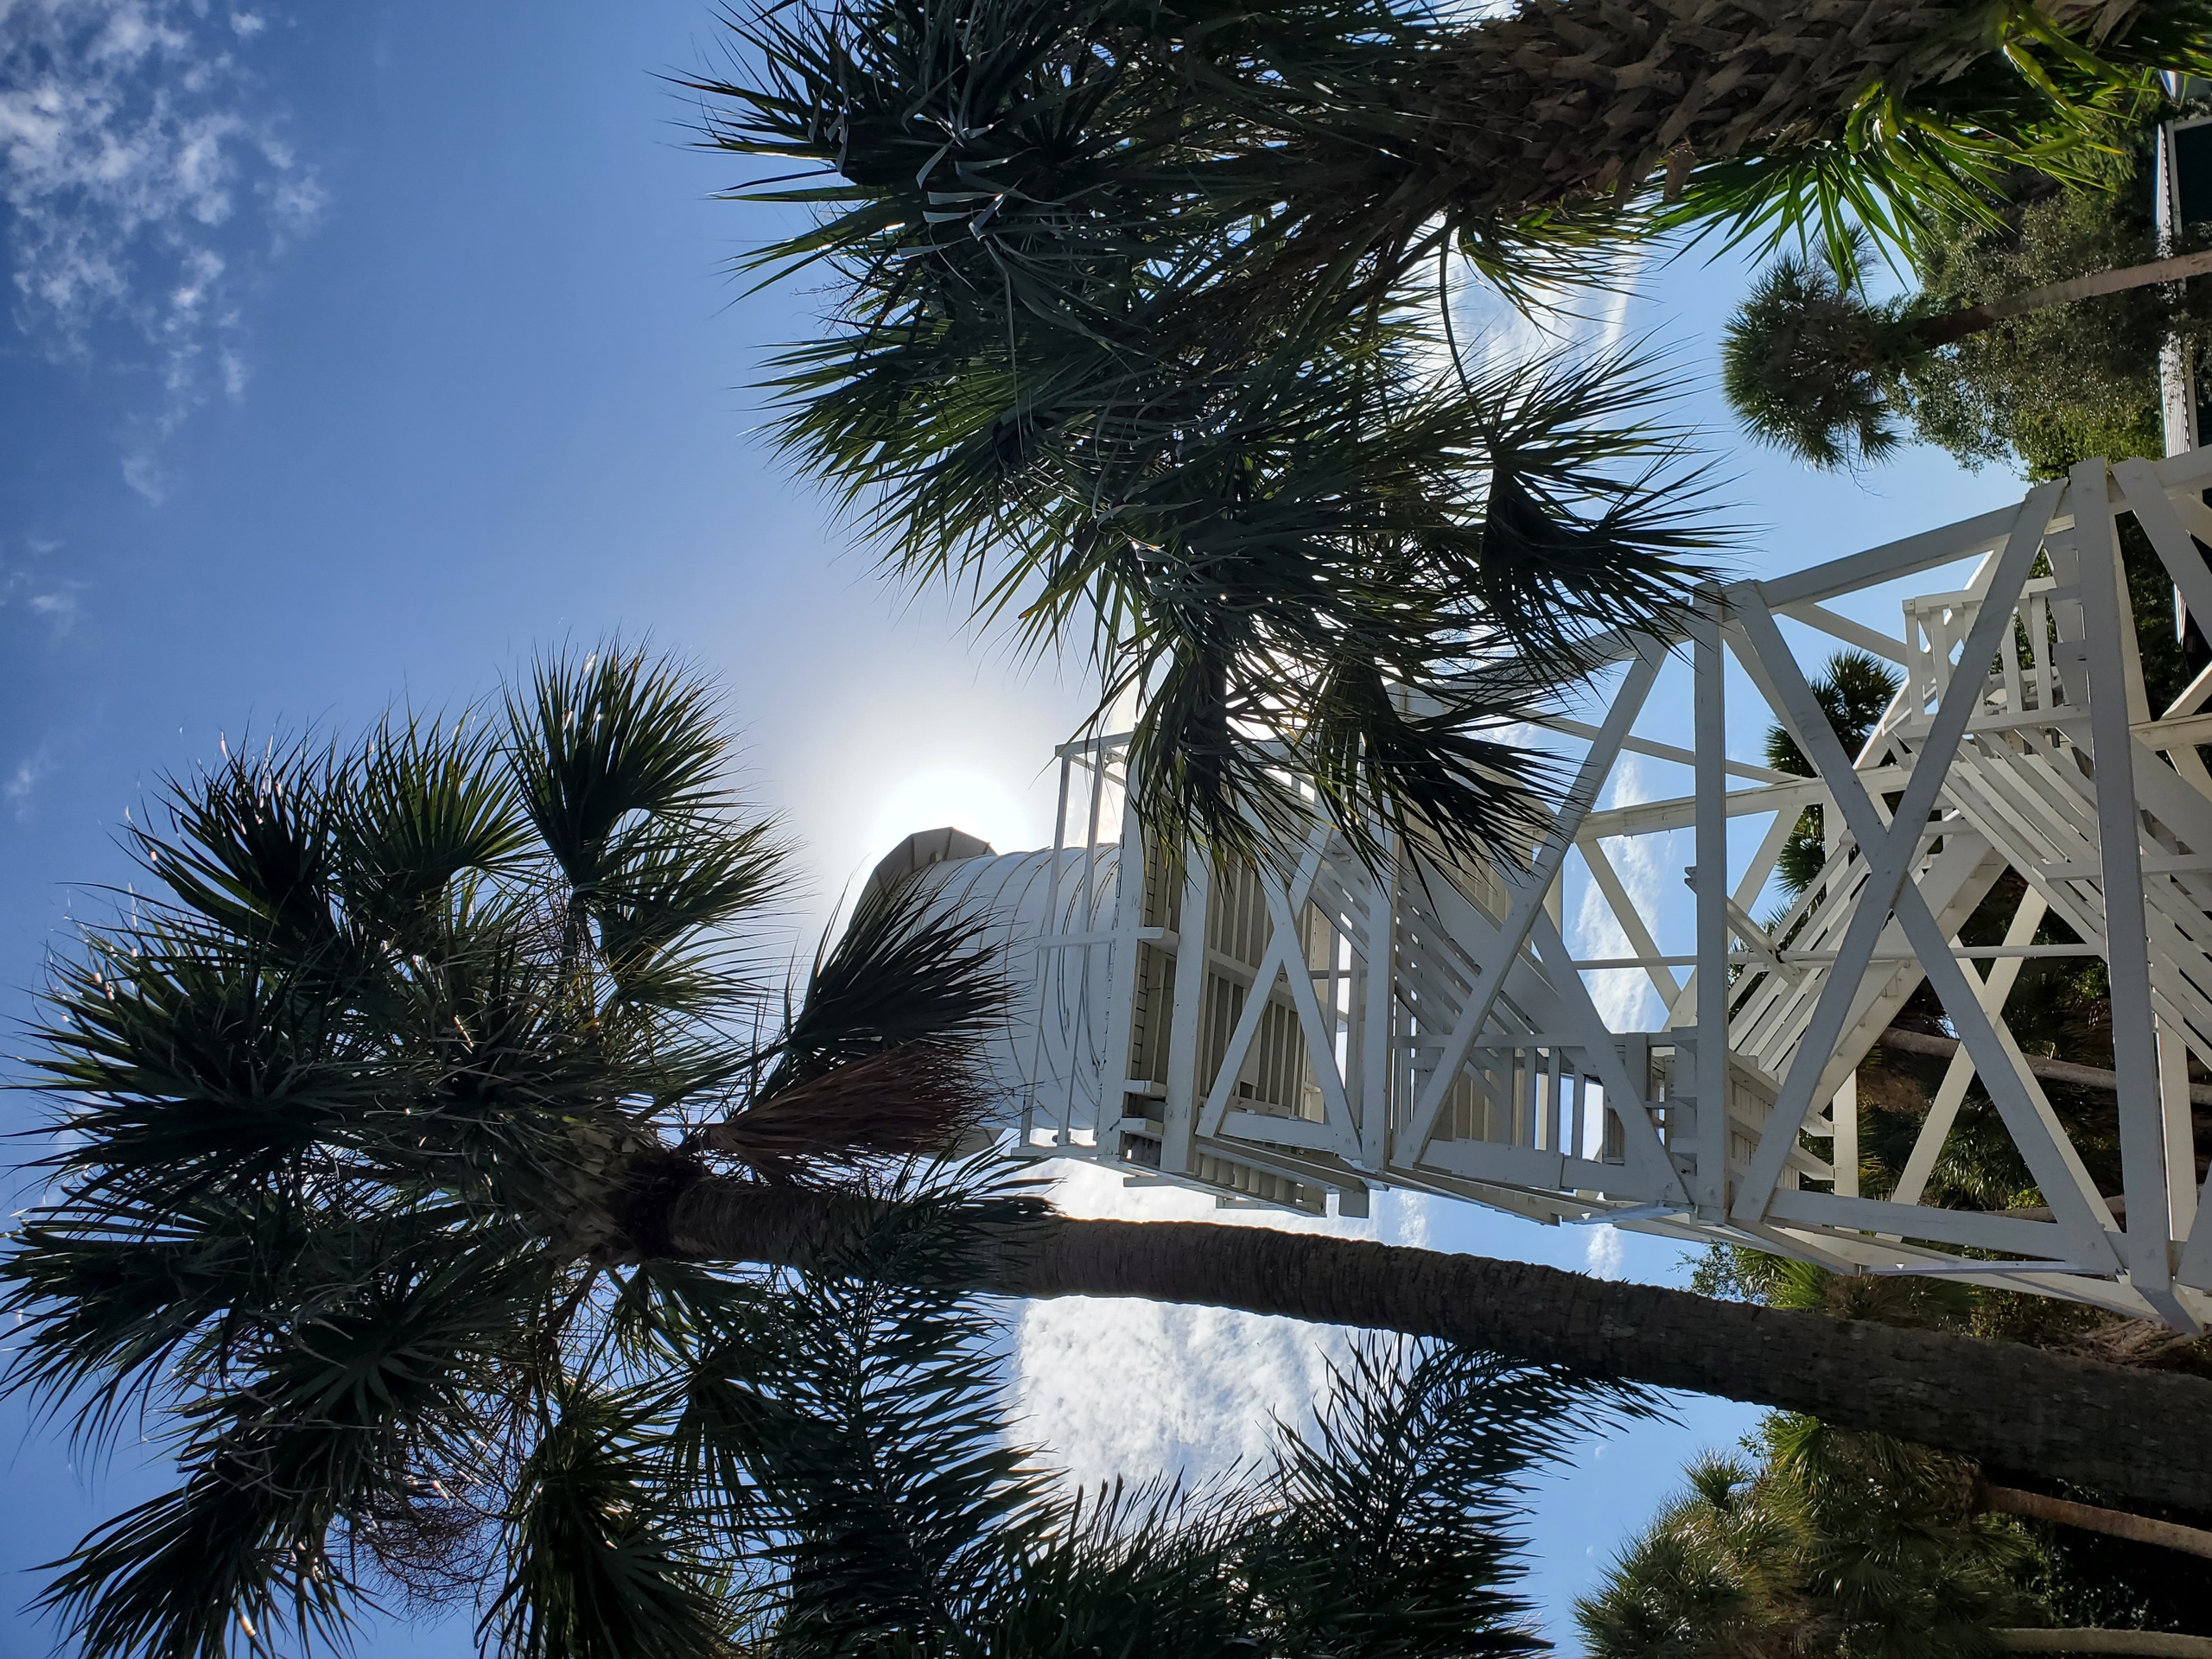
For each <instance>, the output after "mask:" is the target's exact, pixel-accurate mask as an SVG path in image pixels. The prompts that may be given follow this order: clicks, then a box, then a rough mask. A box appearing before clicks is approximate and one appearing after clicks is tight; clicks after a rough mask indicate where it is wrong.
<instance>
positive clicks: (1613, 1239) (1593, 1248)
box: [1584, 1225, 1628, 1279]
mask: <svg viewBox="0 0 2212 1659" xmlns="http://www.w3.org/2000/svg"><path fill="white" fill-rule="evenodd" d="M1584 1258H1585V1261H1586V1263H1587V1265H1588V1267H1589V1269H1590V1272H1591V1273H1592V1274H1593V1275H1594V1276H1595V1277H1597V1278H1599V1279H1622V1278H1625V1277H1627V1275H1628V1251H1627V1249H1625V1248H1624V1246H1623V1245H1622V1243H1621V1233H1620V1229H1619V1228H1618V1227H1607V1226H1603V1225H1600V1226H1596V1227H1592V1229H1591V1230H1590V1242H1589V1243H1588V1244H1587V1245H1586V1246H1585V1247H1584Z"/></svg>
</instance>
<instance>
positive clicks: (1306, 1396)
mask: <svg viewBox="0 0 2212 1659" xmlns="http://www.w3.org/2000/svg"><path fill="white" fill-rule="evenodd" d="M1056 1173H1059V1174H1060V1175H1061V1177H1062V1179H1061V1182H1060V1185H1059V1187H1058V1190H1057V1191H1056V1192H1055V1193H1054V1195H1053V1197H1054V1202H1055V1203H1056V1204H1057V1205H1058V1207H1059V1208H1060V1209H1062V1210H1063V1211H1066V1212H1067V1213H1068V1214H1071V1215H1077V1216H1087V1217H1096V1216H1113V1217H1122V1218H1124V1219H1141V1220H1153V1221H1160V1220H1174V1219H1180V1220H1207V1221H1215V1220H1220V1219H1223V1218H1224V1217H1222V1216H1221V1215H1220V1214H1219V1212H1218V1211H1217V1210H1216V1209H1215V1207H1214V1204H1213V1201H1212V1199H1211V1198H1208V1197H1206V1196H1205V1195H1204V1194H1200V1193H1196V1192H1185V1191H1182V1190H1180V1189H1174V1188H1146V1189H1139V1190H1134V1191H1132V1190H1129V1189H1126V1188H1124V1187H1123V1186H1122V1185H1121V1181H1122V1177H1121V1176H1120V1175H1119V1174H1118V1173H1115V1172H1113V1171H1110V1170H1106V1169H1102V1168H1098V1167H1096V1166H1086V1165H1065V1166H1056ZM1427 1203H1428V1201H1427V1199H1426V1198H1421V1197H1419V1196H1417V1195H1412V1194H1403V1193H1395V1192H1390V1193H1379V1194H1377V1195H1376V1198H1375V1210H1376V1217H1375V1219H1374V1220H1373V1221H1372V1222H1369V1223H1359V1222H1351V1221H1338V1220H1326V1221H1324V1220H1318V1219H1313V1218H1308V1217H1299V1216H1294V1215H1291V1214H1289V1213H1287V1212H1281V1211H1260V1210H1255V1211H1244V1212H1240V1213H1239V1214H1238V1215H1237V1216H1236V1220H1238V1221H1239V1222H1243V1223H1249V1224H1254V1225H1259V1226H1271V1227H1283V1228H1287V1229H1292V1230H1300V1231H1326V1232H1334V1233H1351V1234H1355V1235H1358V1236H1369V1237H1376V1236H1380V1237H1385V1238H1388V1239H1389V1240H1390V1241H1391V1242H1394V1243H1420V1242H1421V1241H1423V1240H1425V1239H1426V1238H1427V1225H1428V1216H1427ZM1346 1344H1347V1338H1346V1337H1345V1335H1344V1332H1341V1331H1338V1330H1333V1329H1330V1328H1326V1327H1322V1326H1317V1325H1305V1324H1300V1322H1298V1321H1296V1320H1293V1319H1262V1318H1260V1317H1257V1316H1255V1315H1253V1314H1249V1313H1233V1312H1230V1311H1229V1310H1227V1309H1224V1308H1212V1307H1184V1306H1167V1305H1164V1304H1160V1303H1156V1302H1145V1301H1138V1300H1120V1299H1116V1300H1094V1299H1090V1298H1082V1297H1070V1298H1066V1299H1063V1300H1055V1301H1048V1302H1032V1303H1030V1304H1028V1306H1027V1307H1026V1308H1025V1309H1024V1310H1023V1312H1022V1314H1021V1318H1020V1324H1019V1326H1018V1327H1017V1330H1016V1333H1015V1347H1014V1371H1013V1376H1012V1379H1011V1392H1012V1394H1013V1395H1014V1399H1013V1405H1014V1414H1015V1417H1016V1420H1017V1421H1018V1422H1019V1424H1020V1429H1019V1433H1021V1434H1022V1435H1024V1436H1025V1437H1027V1438H1028V1439H1030V1440H1033V1441H1034V1442H1036V1443H1039V1444H1041V1445H1043V1446H1047V1447H1049V1448H1050V1451H1051V1460H1052V1462H1053V1463H1054V1464H1056V1465H1058V1466H1059V1467H1061V1468H1063V1469H1065V1471H1066V1472H1067V1475H1068V1478H1070V1479H1071V1481H1072V1482H1074V1483H1075V1484H1078V1485H1082V1486H1096V1485H1098V1484H1101V1483H1102V1482H1107V1481H1111V1480H1113V1479H1114V1478H1116V1477H1121V1478H1127V1479H1131V1480H1139V1481H1141V1480H1144V1479H1147V1478H1153V1477H1155V1476H1160V1475H1179V1476H1181V1477H1183V1478H1185V1480H1186V1481H1192V1482H1195V1481H1203V1480H1205V1478H1208V1477H1210V1476H1213V1475H1217V1474H1224V1473H1226V1472H1228V1471H1232V1470H1235V1469H1236V1468H1238V1467H1240V1466H1242V1465H1246V1464H1249V1463H1251V1462H1253V1461H1255V1460H1257V1459H1262V1458H1264V1457H1265V1456H1266V1455H1267V1452H1268V1447H1269V1446H1271V1445H1273V1443H1274V1422H1275V1420H1276V1419H1277V1418H1282V1419H1284V1420H1287V1421H1293V1422H1295V1421H1299V1420H1300V1418H1302V1417H1303V1416H1304V1414H1306V1411H1307V1410H1308V1409H1309V1408H1311V1407H1312V1405H1313V1401H1314V1399H1315V1397H1316V1395H1318V1394H1319V1390H1320V1389H1321V1388H1322V1387H1323V1385H1324V1384H1325V1382H1326V1380H1327V1375H1328V1370H1327V1368H1328V1364H1329V1362H1330V1361H1331V1360H1332V1359H1337V1360H1341V1359H1342V1358H1343V1357H1344V1355H1345V1354H1346V1352H1347V1351H1348V1350H1347V1345H1346Z"/></svg>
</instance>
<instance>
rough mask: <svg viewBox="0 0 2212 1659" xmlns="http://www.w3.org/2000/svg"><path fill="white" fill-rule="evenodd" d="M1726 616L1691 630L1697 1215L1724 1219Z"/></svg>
mask: <svg viewBox="0 0 2212 1659" xmlns="http://www.w3.org/2000/svg"><path fill="white" fill-rule="evenodd" d="M1722 619H1723V612H1722V607H1721V602H1720V599H1719V595H1718V594H1711V593H1708V594H1706V595H1705V596H1704V598H1703V600H1702V601H1701V602H1700V606H1699V607H1698V614H1697V615H1696V617H1695V618H1694V619H1693V620H1692V621H1691V623H1690V651H1691V653H1692V655H1691V664H1692V667H1693V669H1694V672H1695V674H1696V685H1695V689H1694V697H1693V703H1692V709H1691V728H1692V729H1693V731H1694V733H1695V734H1696V741H1697V758H1698V766H1697V867H1696V868H1697V886H1696V890H1695V891H1696V907H1697V976H1696V982H1697V986H1698V1003H1697V1053H1696V1068H1695V1072H1694V1077H1695V1079H1696V1080H1695V1082H1694V1084H1693V1085H1692V1094H1691V1099H1692V1103H1693V1105H1694V1109H1695V1111H1696V1113H1697V1130H1696V1135H1695V1141H1694V1144H1695V1147H1696V1158H1697V1166H1696V1168H1697V1173H1696V1179H1695V1183H1694V1186H1693V1188H1692V1196H1693V1197H1694V1199H1695V1200H1696V1203H1697V1206H1698V1213H1699V1214H1700V1215H1701V1216H1704V1217H1707V1218H1709V1219H1713V1220H1719V1218H1720V1217H1722V1216H1723V1215H1725V1214H1726V1211H1727V1207H1728V998H1727V996H1726V995H1725V994H1716V992H1717V990H1718V988H1720V987H1724V986H1726V984H1727V983H1728V912H1729V904H1728V899H1729V893H1728V809H1727V801H1726V796H1727V793H1728V779H1727V774H1726V772H1724V771H1723V770H1722V763H1723V762H1724V761H1725V760H1726V758H1727V753H1728V726H1727V720H1726V707H1725V703H1724V701H1723V688H1724V687H1725V686H1726V683H1727V675H1726V663H1724V662H1723V660H1722V658H1721V654H1720V626H1721V622H1722Z"/></svg>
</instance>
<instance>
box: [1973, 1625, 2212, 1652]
mask: <svg viewBox="0 0 2212 1659" xmlns="http://www.w3.org/2000/svg"><path fill="white" fill-rule="evenodd" d="M1989 1634H1990V1635H1991V1636H1992V1637H1994V1638H1996V1642H1997V1645H1998V1647H1999V1649H2001V1650H2002V1651H2004V1652H2005V1653H2136V1654H2145V1655H2149V1656H2152V1659H2212V1636H2184V1635H2183V1634H2182V1633H2181V1632H2180V1631H2178V1630H1992V1631H1991V1632H1990V1633H1989Z"/></svg>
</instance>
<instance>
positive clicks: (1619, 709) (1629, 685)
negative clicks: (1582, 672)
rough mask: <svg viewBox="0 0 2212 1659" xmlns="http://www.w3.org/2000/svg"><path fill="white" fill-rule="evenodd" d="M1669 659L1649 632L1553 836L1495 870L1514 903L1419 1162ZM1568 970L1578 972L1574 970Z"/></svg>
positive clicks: (1434, 1103)
mask: <svg viewBox="0 0 2212 1659" xmlns="http://www.w3.org/2000/svg"><path fill="white" fill-rule="evenodd" d="M1665 661H1666V652H1665V650H1664V649H1663V648H1662V646H1661V645H1660V644H1659V642H1658V641H1657V640H1656V639H1652V638H1650V637H1649V635H1644V634H1639V635H1638V636H1637V640H1636V659H1635V661H1633V662H1632V663H1630V664H1629V671H1628V677H1627V678H1625V679H1624V680H1623V681H1622V683H1621V689H1620V692H1619V695H1618V696H1616V697H1615V698H1614V699H1613V704H1612V707H1611V709H1608V710H1607V711H1606V714H1605V725H1604V726H1603V727H1601V728H1599V733H1598V735H1597V736H1596V737H1595V738H1594V739H1592V741H1591V744H1590V752H1589V753H1588V754H1586V755H1585V756H1584V757H1583V760H1582V766H1581V770H1580V771H1579V772H1576V774H1575V778H1574V784H1573V787H1572V788H1571V789H1569V790H1568V791H1567V798H1566V799H1565V800H1564V801H1562V802H1560V810H1559V818H1558V820H1557V822H1555V823H1554V824H1553V825H1552V829H1551V833H1550V834H1549V835H1548V836H1545V837H1544V841H1543V844H1542V845H1541V846H1540V847H1538V848H1537V849H1536V855H1535V857H1534V858H1533V859H1531V860H1530V861H1529V868H1527V869H1526V870H1516V869H1515V868H1513V867H1512V866H1511V865H1510V864H1508V863H1506V862H1505V861H1503V860H1500V861H1497V864H1496V866H1495V868H1496V869H1497V874H1498V877H1499V879H1500V880H1503V882H1504V883H1505V885H1506V887H1507V889H1508V890H1509V891H1510V892H1511V893H1512V894H1513V904H1512V906H1511V908H1510V909H1509V910H1508V911H1507V912H1506V917H1505V922H1504V925H1503V926H1502V927H1500V928H1499V929H1498V931H1497V938H1495V939H1494V940H1493V941H1492V942H1491V944H1490V947H1489V948H1488V949H1487V950H1483V951H1481V952H1478V953H1477V954H1476V956H1475V960H1474V964H1473V965H1474V969H1475V980H1474V983H1473V984H1472V985H1471V986H1470V987H1469V988H1468V991H1467V1001H1466V1005H1465V1007H1462V1008H1461V1009H1460V1010H1459V1019H1458V1020H1454V1021H1453V1022H1452V1030H1451V1033H1450V1034H1449V1035H1448V1036H1446V1038H1445V1039H1444V1052H1443V1054H1442V1055H1441V1056H1440V1057H1439V1058H1438V1060H1437V1062H1436V1070H1435V1071H1433V1072H1432V1073H1431V1074H1430V1075H1429V1079H1428V1086H1427V1088H1426V1089H1424V1090H1422V1091H1421V1098H1420V1099H1419V1100H1418V1101H1416V1102H1415V1103H1414V1112H1413V1122H1412V1123H1411V1125H1410V1126H1409V1128H1408V1133H1407V1135H1406V1139H1405V1141H1404V1142H1403V1144H1404V1145H1406V1146H1408V1147H1412V1148H1413V1155H1414V1160H1415V1161H1418V1160H1419V1159H1420V1157H1421V1153H1422V1152H1423V1151H1424V1150H1425V1149H1426V1148H1427V1146H1428V1141H1429V1137H1430V1136H1431V1135H1434V1134H1435V1133H1436V1120H1437V1117H1438V1116H1439V1115H1440V1113H1441V1112H1442V1111H1443V1109H1444V1103H1445V1102H1446V1100H1447V1099H1448V1098H1450V1096H1451V1093H1452V1084H1453V1083H1454V1082H1455V1081H1457V1080H1458V1078H1459V1070H1460V1068H1461V1067H1462V1066H1464V1065H1466V1063H1467V1054H1468V1052H1469V1051H1470V1050H1471V1049H1472V1048H1473V1047H1474V1046H1475V1039H1477V1038H1478V1037H1479V1036H1481V1035H1482V1030H1483V1027H1484V1026H1485V1025H1487V1024H1488V1023H1489V1022H1490V1015H1491V1009H1492V1008H1493V1007H1496V1006H1497V997H1498V992H1499V991H1500V990H1501V989H1502V988H1503V986H1504V984H1505V970H1506V969H1507V968H1509V967H1510V966H1511V965H1512V962H1513V959H1514V957H1517V956H1519V955H1520V954H1521V949H1522V946H1523V945H1525V944H1528V942H1529V929H1530V928H1531V927H1533V926H1534V925H1535V920H1536V915H1537V912H1540V911H1541V909H1542V908H1543V904H1544V895H1545V894H1547V893H1549V892H1550V891H1551V888H1552V883H1553V882H1554V880H1557V879H1558V877H1559V870H1560V864H1561V863H1562V862H1564V861H1565V860H1566V858H1567V849H1568V848H1570V847H1572V846H1573V845H1574V836H1575V831H1576V830H1578V829H1580V828H1581V827H1582V820H1583V817H1584V816H1585V815H1586V813H1588V811H1589V810H1590V808H1591V806H1592V804H1594V803H1595V802H1596V800H1597V798H1598V791H1599V790H1600V789H1602V788H1604V787H1605V775H1606V773H1608V772H1611V770H1612V766H1613V761H1614V760H1615V759H1616V757H1618V755H1619V753H1620V749H1621V740H1622V739H1623V738H1624V737H1626V736H1627V735H1628V734H1629V728H1630V727H1632V726H1634V725H1635V724H1636V717H1637V715H1639V714H1641V713H1642V712H1643V700H1644V698H1645V697H1647V696H1649V695H1650V692H1651V683H1652V681H1653V680H1654V679H1656V678H1657V677H1658V674H1659V665H1660V664H1662V663H1663V662H1665ZM1565 971H1566V972H1567V973H1568V974H1570V975H1571V974H1573V971H1574V970H1573V969H1567V970H1565ZM1577 982H1578V983H1580V981H1579V980H1578V981H1577Z"/></svg>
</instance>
